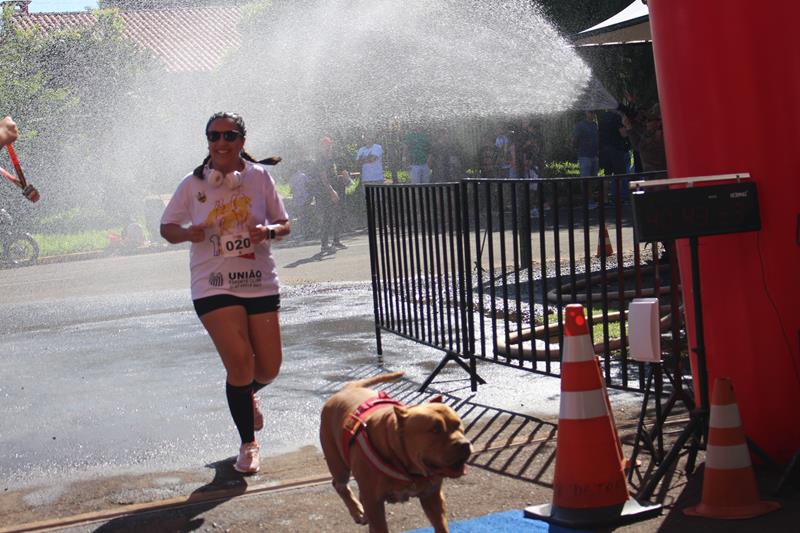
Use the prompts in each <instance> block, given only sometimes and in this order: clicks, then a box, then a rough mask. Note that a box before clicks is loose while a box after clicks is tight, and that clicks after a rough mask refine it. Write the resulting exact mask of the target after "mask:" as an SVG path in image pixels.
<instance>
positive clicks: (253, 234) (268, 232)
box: [249, 221, 292, 244]
mask: <svg viewBox="0 0 800 533" xmlns="http://www.w3.org/2000/svg"><path fill="white" fill-rule="evenodd" d="M249 232H250V240H251V241H253V244H261V243H262V242H264V241H266V240H268V239H275V240H276V241H279V240H281V239H283V238H284V237H285V236H287V235H289V233H291V232H292V226H291V224H289V222H288V221H283V222H279V223H277V224H269V225H264V224H258V225H256V226H252V227H251V228H249Z"/></svg>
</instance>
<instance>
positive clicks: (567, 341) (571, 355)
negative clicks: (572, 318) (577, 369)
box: [561, 335, 594, 363]
mask: <svg viewBox="0 0 800 533" xmlns="http://www.w3.org/2000/svg"><path fill="white" fill-rule="evenodd" d="M592 359H594V346H592V341H591V339H590V338H589V335H575V336H571V335H565V336H564V358H563V359H562V361H561V362H562V363H582V362H584V361H591V360H592Z"/></svg>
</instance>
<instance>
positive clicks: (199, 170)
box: [192, 111, 281, 179]
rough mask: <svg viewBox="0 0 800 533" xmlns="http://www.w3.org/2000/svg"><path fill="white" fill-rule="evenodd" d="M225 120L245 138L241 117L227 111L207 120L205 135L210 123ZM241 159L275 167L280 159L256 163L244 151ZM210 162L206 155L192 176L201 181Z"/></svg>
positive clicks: (272, 158) (245, 131) (245, 133)
mask: <svg viewBox="0 0 800 533" xmlns="http://www.w3.org/2000/svg"><path fill="white" fill-rule="evenodd" d="M220 118H226V119H228V120H230V121H232V122H233V123H234V124H236V128H237V129H238V130H239V133H241V134H242V139H245V138H247V128H246V127H245V125H244V119H243V118H242V117H241V115H238V114H236V113H231V112H228V111H220V112H217V113H214V114H213V115H211V118H209V119H208V122H206V133H208V128H209V126H211V123H212V122H214V121H215V120H217V119H220ZM239 155H240V156H241V157H242V159H244V160H246V161H250V162H251V163H261V164H262V165H277V164H278V163H279V162H280V161H281V158H280V157H268V158H267V159H263V160H261V161H257V160H256V159H255V158H254V157H253V156H251V155H250V154H248V153H247V152H246V151H245V150H242V152H241V154H239ZM210 160H211V156H210V155H207V156H206V158H205V159H203V162H202V163H200V166H199V167H197V168H195V169H194V171H193V172H192V174H194V175H195V177H197V178H198V179H203V168H204V167H205V166H206V165H207V164H208V162H209V161H210Z"/></svg>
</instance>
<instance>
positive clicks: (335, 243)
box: [333, 241, 347, 250]
mask: <svg viewBox="0 0 800 533" xmlns="http://www.w3.org/2000/svg"><path fill="white" fill-rule="evenodd" d="M333 248H338V249H339V250H344V249H346V248H347V246H345V245H344V244H342V242H341V241H333Z"/></svg>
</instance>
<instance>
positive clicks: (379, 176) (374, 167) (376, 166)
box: [356, 144, 383, 183]
mask: <svg viewBox="0 0 800 533" xmlns="http://www.w3.org/2000/svg"><path fill="white" fill-rule="evenodd" d="M371 155H374V156H375V157H377V158H378V159H376V160H375V161H373V162H372V163H364V164H363V165H361V181H363V182H376V181H378V182H381V183H383V148H381V145H380V144H373V145H372V146H362V147H361V148H359V149H358V153H356V161H358V159H359V158H362V157H368V156H371Z"/></svg>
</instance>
